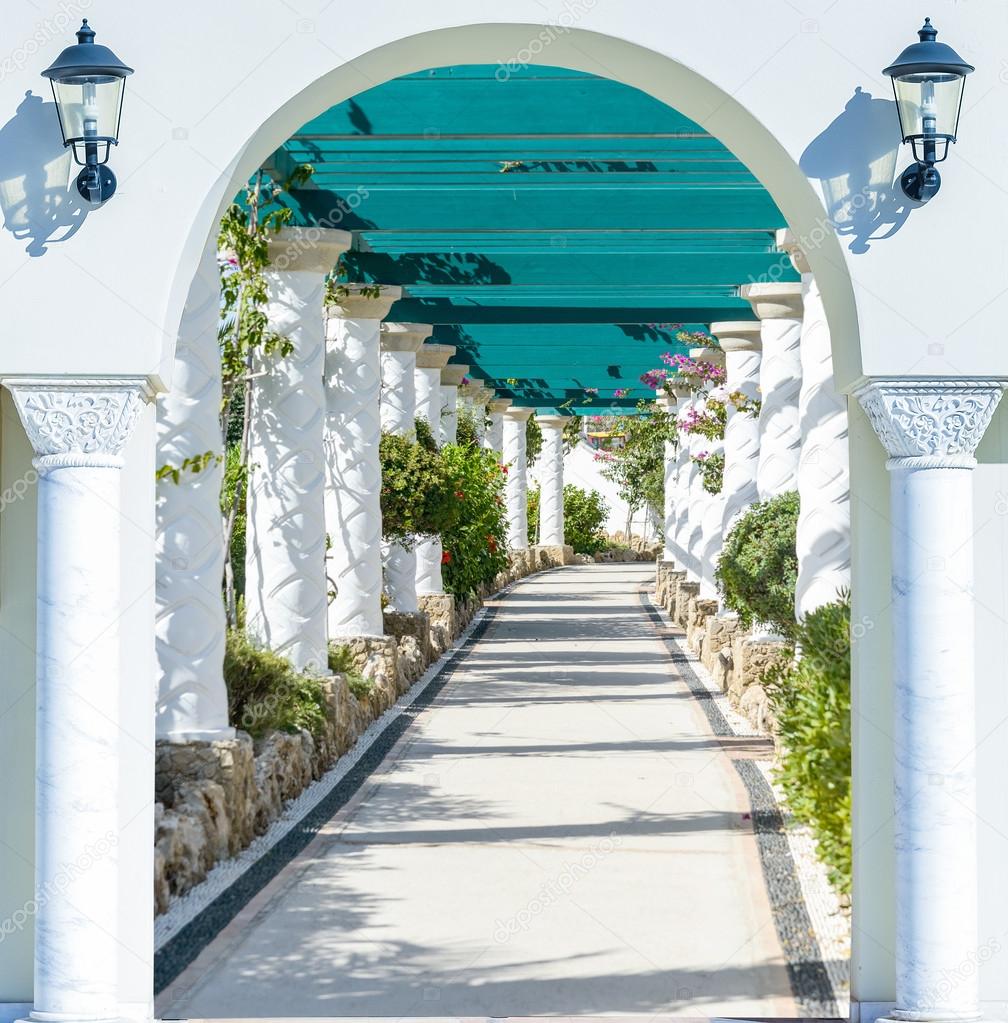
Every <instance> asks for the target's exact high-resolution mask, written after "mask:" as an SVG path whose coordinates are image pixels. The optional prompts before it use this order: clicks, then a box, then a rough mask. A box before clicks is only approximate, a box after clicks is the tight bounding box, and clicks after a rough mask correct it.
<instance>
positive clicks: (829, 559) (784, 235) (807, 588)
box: [778, 231, 851, 621]
mask: <svg viewBox="0 0 1008 1023" xmlns="http://www.w3.org/2000/svg"><path fill="white" fill-rule="evenodd" d="M778 245H779V246H780V247H781V248H783V249H784V250H785V251H787V253H788V254H789V256H790V257H791V262H792V263H793V264H794V266H795V269H796V270H798V272H799V273H800V274H801V275H802V305H803V309H804V313H803V316H802V334H801V372H802V380H801V391H800V392H799V394H798V421H799V426H800V429H801V435H802V446H801V454H800V456H799V459H798V496H799V500H800V508H799V512H798V530H797V538H796V541H797V542H796V548H797V554H798V581H797V583H796V585H795V616H796V617H797V618H798V620H799V621H801V620H802V619H803V618H804V617H805V615H807V614H808V613H809V612H810V611H814V610H815V609H816V608H817V607H821V606H822V605H823V604H828V603H830V602H832V601H834V600H836V599H837V595H838V594H839V593H840V592H841V591H849V590H850V583H851V540H850V528H851V524H850V523H851V510H850V452H849V446H848V436H847V396H846V395H844V394H841V393H839V392H838V391H837V388H836V384H835V383H834V380H833V352H832V347H831V344H830V331H829V324H828V323H827V322H826V311H825V309H824V308H823V303H822V297H821V296H820V294H819V287H818V285H817V284H816V280H815V277H813V275H812V272H811V267H810V266H809V264H808V261H807V260H806V258H805V254H804V252H803V251H802V250H801V248H800V246H798V244H797V242H796V241H795V239H794V238H793V236H792V235H791V232H790V231H782V232H778Z"/></svg>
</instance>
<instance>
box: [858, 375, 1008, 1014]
mask: <svg viewBox="0 0 1008 1023" xmlns="http://www.w3.org/2000/svg"><path fill="white" fill-rule="evenodd" d="M1004 384H1005V381H1003V380H968V379H950V378H945V379H940V378H931V379H920V380H914V379H910V378H900V379H879V380H873V381H871V382H870V383H868V384H867V385H865V386H864V387H863V388H862V389H860V390H859V391H858V392H857V397H858V400H859V401H860V403H861V405H862V407H863V408H864V410H865V412H866V413H867V415H868V418H869V420H870V421H871V424H872V426H873V428H874V429H875V432H876V433H877V434H878V436H879V438H880V439H881V441H882V444H883V446H884V447H885V449H886V451H887V452H888V454H889V456H890V457H889V461H888V462H887V463H886V468H887V469H888V470H889V482H890V489H891V501H890V507H889V518H890V522H891V529H890V536H891V546H892V630H893V733H892V735H893V743H892V745H893V755H894V782H895V832H896V836H895V852H896V864H895V873H896V877H895V896H896V941H895V948H894V953H895V960H896V1010H895V1012H893V1013H892V1017H893V1018H895V1019H901V1020H920V1021H945V1020H973V1019H978V1018H979V998H978V991H977V971H976V970H975V969H973V970H964V969H963V964H964V963H965V964H970V963H973V964H975V963H976V952H977V947H978V941H979V939H978V933H977V919H978V909H977V903H978V862H977V816H976V746H977V722H976V695H975V694H976V677H975V664H974V642H975V641H974V622H975V606H974V597H973V575H974V552H973V533H974V530H975V525H974V516H973V480H972V476H973V469H974V468H975V466H976V459H975V458H974V457H973V453H974V451H975V450H976V447H977V445H978V444H979V443H980V440H981V438H982V437H983V434H984V431H985V430H986V429H987V426H988V425H989V423H990V420H991V417H992V416H993V414H994V410H995V408H996V407H997V404H998V401H999V400H1000V398H1001V393H1002V388H1003V387H1004ZM950 977H952V978H954V979H955V982H954V983H949V978H950Z"/></svg>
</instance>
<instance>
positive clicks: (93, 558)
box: [4, 377, 151, 1023]
mask: <svg viewBox="0 0 1008 1023" xmlns="http://www.w3.org/2000/svg"><path fill="white" fill-rule="evenodd" d="M4 384H5V386H6V387H7V388H8V389H9V390H10V392H11V394H12V397H13V399H14V402H15V405H16V406H17V410H18V413H19V415H20V417H21V421H22V422H23V424H24V427H25V431H26V432H27V434H28V439H29V441H30V442H31V445H32V448H33V449H34V451H35V458H34V462H33V464H34V466H35V469H36V471H37V472H38V475H39V480H38V541H37V543H38V555H37V558H38V560H37V611H36V638H35V645H36V688H35V701H36V708H37V709H36V725H35V771H36V792H35V898H34V900H33V903H32V906H33V911H34V928H35V977H34V991H33V1016H34V1017H35V1018H39V1019H43V1020H47V1021H53V1023H60V1021H64V1020H66V1021H71V1020H73V1021H78V1020H106V1019H114V1018H116V1017H117V1016H118V1015H119V1012H118V1010H119V1004H118V995H119V983H118V960H119V947H118V941H117V935H118V933H119V927H120V922H119V898H118V889H119V871H120V865H119V857H118V841H119V804H118V797H119V773H120V750H121V748H122V744H123V741H124V739H123V736H122V734H121V731H120V728H119V702H120V686H121V685H122V684H123V675H122V671H123V665H121V664H120V660H121V642H122V641H121V637H120V626H119V622H120V620H121V614H122V579H121V571H122V569H121V564H120V528H121V527H120V516H121V511H120V509H121V489H122V483H121V469H122V465H123V462H122V458H121V452H122V450H123V448H124V446H125V444H126V442H127V440H128V438H129V436H130V434H131V433H132V431H133V428H134V426H135V424H136V421H137V417H138V415H139V414H140V410H141V408H142V407H143V405H144V404H145V403H146V402H148V401H149V400H150V398H151V393H150V391H149V389H148V387H147V383H146V381H144V380H142V379H138V378H112V379H79V380H74V379H68V378H66V377H59V378H57V377H52V378H42V379H38V378H37V379H27V378H21V379H16V378H12V379H7V380H5V381H4ZM135 681H136V680H134V679H130V684H133V682H135ZM148 684H149V683H148Z"/></svg>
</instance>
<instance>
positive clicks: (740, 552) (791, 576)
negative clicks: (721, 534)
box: [715, 491, 798, 637]
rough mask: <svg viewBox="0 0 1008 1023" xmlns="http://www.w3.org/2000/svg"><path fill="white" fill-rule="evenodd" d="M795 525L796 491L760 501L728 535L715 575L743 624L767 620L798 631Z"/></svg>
mask: <svg viewBox="0 0 1008 1023" xmlns="http://www.w3.org/2000/svg"><path fill="white" fill-rule="evenodd" d="M797 526H798V494H797V492H796V491H789V492H788V493H786V494H781V495H780V496H779V497H774V498H771V499H770V500H769V501H757V502H756V504H754V505H753V506H752V507H751V508H750V509H749V510H748V511H747V512H746V513H745V514H744V515H743V516H742V517H741V518H740V519H739V520H738V522H736V523H735V525H734V526H733V527H732V530H731V532H730V533H729V534H728V536H727V537H726V538H725V542H724V546H723V548H722V551H721V558H720V560H719V561H718V566H717V571H716V572H715V575H716V577H717V581H718V587H719V589H720V590H721V595H722V596H723V597H724V601H725V604H727V605H728V607H730V608H731V609H732V610H733V611H736V612H737V613H738V615H739V618H740V619H741V622H742V625H743V626H744V627H745V628H748V627H749V626H751V625H752V624H753V622H764V623H766V624H767V625H770V626H772V627H773V628H775V629H777V630H778V631H779V632H780V633H781V634H782V635H784V636H788V637H793V636H794V632H795V617H794V590H795V582H796V581H797V578H798V557H797V555H796V553H795V530H796V529H797Z"/></svg>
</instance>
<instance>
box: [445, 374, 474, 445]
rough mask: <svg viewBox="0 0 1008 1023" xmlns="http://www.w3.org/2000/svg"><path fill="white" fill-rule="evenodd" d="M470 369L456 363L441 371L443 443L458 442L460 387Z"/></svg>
mask: <svg viewBox="0 0 1008 1023" xmlns="http://www.w3.org/2000/svg"><path fill="white" fill-rule="evenodd" d="M468 372H469V367H468V366H466V365H464V364H461V363H456V364H454V365H451V366H445V367H444V369H442V370H441V443H442V444H454V443H455V442H456V441H457V440H458V400H459V387H460V386H461V384H462V381H463V380H464V379H465V375H466V374H467V373H468Z"/></svg>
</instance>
